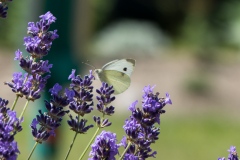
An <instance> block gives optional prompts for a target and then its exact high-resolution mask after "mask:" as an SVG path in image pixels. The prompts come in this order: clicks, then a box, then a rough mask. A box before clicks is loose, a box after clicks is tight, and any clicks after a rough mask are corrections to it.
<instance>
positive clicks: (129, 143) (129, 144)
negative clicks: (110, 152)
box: [119, 142, 132, 160]
mask: <svg viewBox="0 0 240 160" xmlns="http://www.w3.org/2000/svg"><path fill="white" fill-rule="evenodd" d="M131 144H132V143H131V142H128V145H127V147H126V148H125V150H124V151H123V153H122V155H121V157H120V158H119V160H121V159H123V156H124V155H125V153H126V152H127V150H128V148H129V147H130V146H131Z"/></svg>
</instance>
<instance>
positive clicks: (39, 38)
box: [24, 12, 59, 59]
mask: <svg viewBox="0 0 240 160" xmlns="http://www.w3.org/2000/svg"><path fill="white" fill-rule="evenodd" d="M40 18H41V19H40V21H39V22H37V23H36V24H35V23H34V22H29V23H28V27H27V30H28V34H30V35H31V36H28V37H25V38H24V45H25V47H26V50H27V51H28V52H29V53H30V54H31V56H32V58H33V59H35V58H42V57H43V56H46V55H47V54H48V52H49V50H50V48H51V46H52V42H53V40H55V39H56V38H58V37H59V36H58V34H57V30H54V31H48V30H49V28H50V25H51V24H52V23H53V22H55V21H56V17H54V16H53V15H52V14H51V13H50V12H47V13H46V14H44V15H41V16H40Z"/></svg>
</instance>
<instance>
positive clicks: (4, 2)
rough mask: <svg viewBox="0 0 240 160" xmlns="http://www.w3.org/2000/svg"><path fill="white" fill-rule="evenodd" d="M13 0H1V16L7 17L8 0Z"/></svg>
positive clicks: (9, 0)
mask: <svg viewBox="0 0 240 160" xmlns="http://www.w3.org/2000/svg"><path fill="white" fill-rule="evenodd" d="M11 1H12V0H0V17H1V18H6V17H7V10H8V6H7V2H11Z"/></svg>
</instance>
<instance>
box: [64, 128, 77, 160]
mask: <svg viewBox="0 0 240 160" xmlns="http://www.w3.org/2000/svg"><path fill="white" fill-rule="evenodd" d="M77 134H78V133H77V132H76V133H75V135H74V138H73V141H72V144H71V145H70V147H69V150H68V153H67V155H66V157H65V159H64V160H67V159H68V156H69V154H70V152H71V150H72V146H73V144H74V142H75V139H76V137H77Z"/></svg>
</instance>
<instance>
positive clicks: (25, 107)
mask: <svg viewBox="0 0 240 160" xmlns="http://www.w3.org/2000/svg"><path fill="white" fill-rule="evenodd" d="M28 103H29V100H27V102H26V104H25V106H24V108H23V111H22V113H21V115H20V117H19V119H21V118H22V117H23V114H24V112H25V110H26V109H27V106H28Z"/></svg>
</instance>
